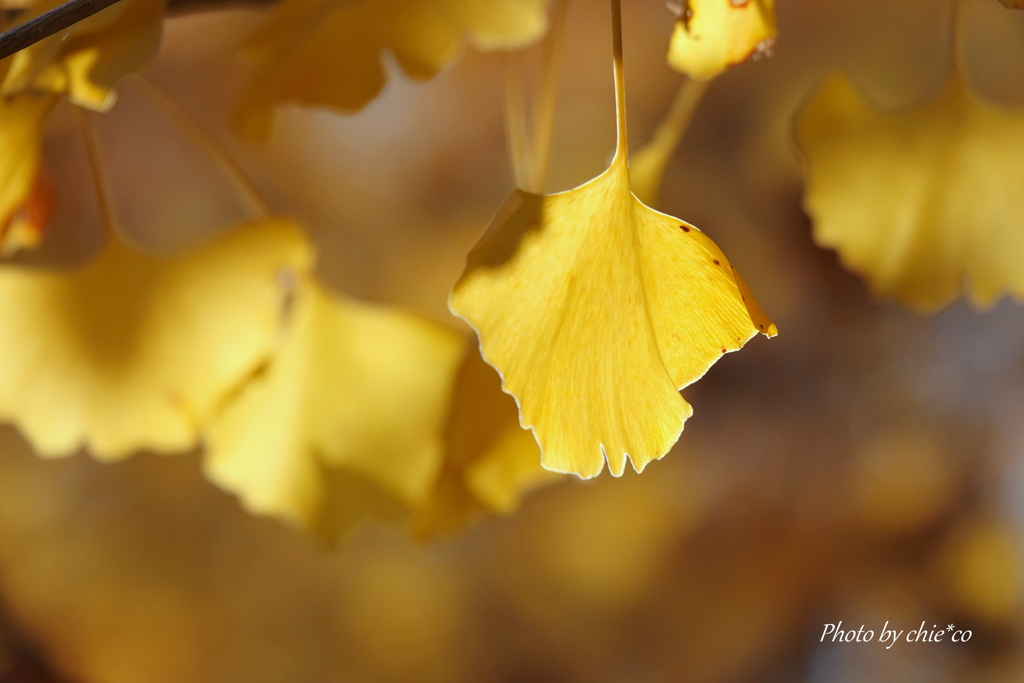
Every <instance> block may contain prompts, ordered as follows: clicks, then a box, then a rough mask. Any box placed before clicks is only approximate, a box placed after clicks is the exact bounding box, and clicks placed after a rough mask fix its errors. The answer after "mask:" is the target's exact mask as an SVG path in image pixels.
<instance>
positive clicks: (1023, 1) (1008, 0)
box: [999, 0, 1024, 9]
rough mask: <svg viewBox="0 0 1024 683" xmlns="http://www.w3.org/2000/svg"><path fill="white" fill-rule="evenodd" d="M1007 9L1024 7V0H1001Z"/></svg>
mask: <svg viewBox="0 0 1024 683" xmlns="http://www.w3.org/2000/svg"><path fill="white" fill-rule="evenodd" d="M999 2H1001V3H1003V7H1005V8H1006V9H1024V0H999Z"/></svg>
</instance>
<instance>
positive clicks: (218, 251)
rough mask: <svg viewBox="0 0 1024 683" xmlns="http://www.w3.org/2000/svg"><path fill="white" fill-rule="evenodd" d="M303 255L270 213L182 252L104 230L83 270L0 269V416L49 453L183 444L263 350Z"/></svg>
mask: <svg viewBox="0 0 1024 683" xmlns="http://www.w3.org/2000/svg"><path fill="white" fill-rule="evenodd" d="M310 258H311V255H310V249H309V246H308V244H307V242H306V240H305V238H304V236H303V234H302V233H301V232H300V231H299V229H298V228H297V227H296V226H295V225H293V224H292V223H290V222H287V221H283V220H270V221H262V222H259V223H253V224H250V225H246V226H242V227H240V228H237V229H235V230H233V231H231V232H230V233H228V234H227V235H226V236H224V237H222V238H220V239H218V240H217V241H215V242H213V243H211V244H209V245H207V246H205V247H203V248H202V249H200V250H199V251H198V252H196V253H194V254H192V255H190V256H188V257H186V258H181V259H174V260H158V259H154V258H149V257H146V256H142V255H140V254H137V253H135V252H133V251H131V250H130V249H128V248H127V247H126V246H125V245H123V244H121V243H120V242H118V241H117V240H116V239H114V238H111V239H110V240H109V242H108V244H106V245H105V247H104V250H103V252H102V253H101V254H100V256H99V258H97V259H96V260H95V261H94V262H92V263H91V264H89V265H88V266H86V267H85V268H84V269H82V270H79V271H75V272H70V273H58V272H52V271H42V270H38V269H33V268H25V267H20V266H4V267H2V268H0V319H2V320H3V334H0V362H2V366H3V367H2V369H0V419H3V420H7V421H11V422H14V423H15V424H16V425H17V426H18V427H19V428H20V429H21V431H22V432H23V433H24V434H25V435H26V437H27V438H28V439H29V441H31V442H32V445H33V446H34V447H35V448H36V450H37V451H39V452H40V453H41V454H43V455H49V456H54V455H64V454H69V453H71V452H73V451H75V450H76V449H77V448H79V447H80V446H82V445H85V446H87V447H88V448H89V449H90V450H91V451H92V452H93V453H94V454H95V455H96V456H97V457H99V458H103V459H113V458H118V457H122V456H125V455H128V454H129V453H130V452H131V451H133V450H137V449H140V448H150V449H154V450H160V451H177V450H184V449H188V448H190V447H192V446H193V445H194V444H195V441H196V438H197V436H198V433H197V431H198V428H199V424H200V423H201V422H202V421H203V420H205V419H206V418H207V417H208V416H209V414H210V413H211V412H212V410H213V409H214V408H215V407H216V406H217V405H218V403H219V402H220V401H221V400H223V399H224V397H225V395H226V394H228V393H229V392H230V391H231V390H233V389H234V388H235V387H237V386H238V384H239V383H240V382H241V381H242V380H243V379H245V378H246V377H248V376H249V375H251V373H252V372H253V371H254V370H255V369H256V368H257V367H258V366H259V365H260V364H261V363H262V362H263V361H264V360H265V359H266V357H267V356H268V354H269V353H270V352H271V350H272V347H273V345H274V342H275V339H276V334H277V332H278V330H279V328H280V318H281V315H282V306H283V303H284V298H285V292H284V291H283V289H282V286H281V283H280V277H281V275H280V274H281V273H282V272H287V271H290V270H304V269H306V268H307V267H308V263H309V260H310Z"/></svg>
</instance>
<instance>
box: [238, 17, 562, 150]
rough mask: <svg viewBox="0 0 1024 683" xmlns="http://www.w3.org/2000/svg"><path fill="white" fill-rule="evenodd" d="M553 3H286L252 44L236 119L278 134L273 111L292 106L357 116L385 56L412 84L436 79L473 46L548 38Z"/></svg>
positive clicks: (250, 132) (241, 125)
mask: <svg viewBox="0 0 1024 683" xmlns="http://www.w3.org/2000/svg"><path fill="white" fill-rule="evenodd" d="M545 6H546V0H360V1H358V2H348V1H347V0H284V1H283V2H281V3H278V4H277V5H276V6H275V7H274V9H272V10H271V12H270V13H269V14H268V16H267V17H266V19H265V20H264V22H263V23H262V25H261V26H260V28H259V29H258V30H257V32H256V34H255V35H254V36H252V38H251V39H250V40H249V42H248V43H247V44H246V46H245V48H244V50H243V52H242V54H243V57H244V58H245V59H246V60H247V61H248V62H250V63H251V64H253V66H254V67H255V72H254V74H253V75H252V76H251V77H250V80H249V84H248V86H247V87H246V89H245V92H244V93H243V95H242V98H241V100H240V102H239V104H238V108H237V111H236V117H235V122H236V125H237V128H238V130H239V132H240V133H241V134H242V135H244V136H246V137H249V138H256V139H265V138H266V137H267V136H268V135H269V134H270V129H271V126H272V122H273V110H274V108H275V107H277V106H279V105H281V104H285V103H288V102H292V103H295V104H299V105H305V106H322V107H332V108H334V109H338V110H340V111H342V112H346V113H353V112H356V111H359V110H360V109H362V108H363V107H364V106H365V105H366V104H367V103H369V102H370V101H371V100H373V99H374V98H375V97H376V96H377V94H378V93H379V92H380V90H381V88H383V87H384V83H385V82H386V76H385V67H384V64H383V63H382V61H381V60H382V56H383V54H382V53H383V52H384V51H385V50H387V51H388V52H390V53H391V54H392V55H394V58H395V60H396V61H397V62H398V64H399V65H400V66H401V68H402V70H403V71H404V72H405V73H406V75H408V76H409V77H410V78H412V79H414V80H418V81H423V80H427V79H430V78H433V77H434V75H435V74H437V72H438V71H440V70H441V69H442V68H443V67H445V66H446V65H447V64H448V63H449V62H451V61H452V60H453V59H455V57H456V55H457V54H458V53H459V50H460V49H462V41H463V39H464V38H465V39H466V40H468V41H469V42H470V43H471V44H472V45H474V46H475V47H478V48H480V49H484V50H498V49H510V48H516V47H521V46H523V45H526V44H528V43H530V42H532V41H534V40H536V39H537V38H539V37H540V36H541V34H542V33H543V32H544V29H545V27H546V21H545V14H544V10H545Z"/></svg>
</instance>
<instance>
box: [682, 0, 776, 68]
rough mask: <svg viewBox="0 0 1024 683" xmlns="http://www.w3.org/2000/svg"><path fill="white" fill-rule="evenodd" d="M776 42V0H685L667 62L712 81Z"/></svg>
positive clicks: (767, 49)
mask: <svg viewBox="0 0 1024 683" xmlns="http://www.w3.org/2000/svg"><path fill="white" fill-rule="evenodd" d="M774 41H775V0H684V1H683V8H682V11H681V12H680V15H679V20H678V21H677V22H676V28H675V30H674V31H673V32H672V41H671V43H670V44H669V48H668V63H669V65H670V66H671V67H672V68H673V69H675V70H676V71H681V72H682V73H684V74H687V75H688V76H690V77H691V78H696V79H699V80H709V79H712V78H714V77H715V76H717V75H718V74H720V73H722V72H723V71H725V70H726V69H727V68H729V67H730V66H734V65H736V64H741V63H743V62H745V61H746V60H747V59H749V58H750V57H751V56H752V55H755V54H760V53H767V52H769V51H770V50H771V48H772V45H773V43H774Z"/></svg>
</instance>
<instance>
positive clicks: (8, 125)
mask: <svg viewBox="0 0 1024 683" xmlns="http://www.w3.org/2000/svg"><path fill="white" fill-rule="evenodd" d="M52 102H53V98H52V97H51V96H49V95H25V96H22V97H12V98H4V97H0V150H2V152H0V242H2V241H3V240H4V237H5V234H6V233H7V231H8V229H9V227H10V222H11V220H12V217H13V216H14V213H15V212H16V211H18V210H19V209H20V208H21V207H22V206H23V205H24V204H25V202H26V201H28V197H29V193H30V192H31V191H32V185H33V183H34V182H35V179H36V176H37V175H38V173H39V157H40V154H41V153H42V126H43V121H44V120H45V118H46V113H47V112H48V111H49V109H50V105H51V103H52Z"/></svg>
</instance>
